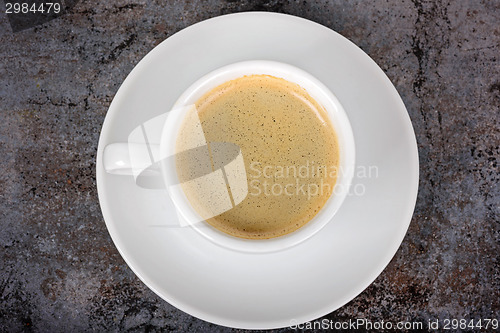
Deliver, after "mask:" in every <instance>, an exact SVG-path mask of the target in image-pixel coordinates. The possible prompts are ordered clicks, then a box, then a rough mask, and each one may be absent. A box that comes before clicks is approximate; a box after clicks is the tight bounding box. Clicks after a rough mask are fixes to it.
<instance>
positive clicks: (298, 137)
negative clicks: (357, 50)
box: [176, 75, 339, 239]
mask: <svg viewBox="0 0 500 333" xmlns="http://www.w3.org/2000/svg"><path fill="white" fill-rule="evenodd" d="M195 106H196V109H194V108H193V112H194V116H193V114H192V115H190V116H186V119H191V120H185V121H184V124H183V125H182V126H181V128H180V130H179V134H178V138H177V141H176V151H177V152H182V151H186V150H187V149H189V148H192V147H193V146H199V144H198V142H197V141H199V140H200V138H199V137H200V134H199V133H197V130H196V128H198V130H199V129H200V127H201V131H202V134H203V135H204V139H205V140H206V142H207V143H208V144H207V146H205V147H207V154H206V158H203V156H201V155H200V154H198V157H196V158H187V159H186V158H184V159H182V158H177V159H176V168H177V173H178V175H179V178H180V179H190V178H195V177H198V176H199V175H206V174H207V172H205V171H201V172H200V170H199V169H203V168H207V165H208V167H209V168H210V169H211V171H214V172H213V174H214V175H217V176H218V177H215V176H214V177H212V178H208V176H207V177H206V179H205V181H204V182H196V181H195V182H183V183H181V186H182V189H183V191H184V194H185V195H186V197H187V199H188V201H189V202H190V204H191V205H192V206H193V208H194V209H195V210H196V211H197V212H198V213H199V214H200V216H202V217H203V219H205V220H206V222H207V223H209V224H210V225H212V226H213V227H215V228H216V229H218V230H220V231H223V232H225V233H227V234H229V235H232V236H235V237H241V238H248V239H268V238H273V237H279V236H282V235H285V234H288V233H290V232H293V231H295V230H297V229H299V228H300V227H302V226H304V225H305V224H306V223H307V222H309V221H310V220H311V219H312V218H313V217H314V216H315V215H316V214H317V213H318V212H319V211H320V209H321V208H322V207H323V206H324V205H325V203H326V201H327V200H328V198H329V197H330V196H331V195H332V192H333V188H334V185H335V182H336V179H337V171H338V170H337V169H338V164H339V151H338V149H339V148H338V142H337V137H336V134H335V131H334V129H333V126H332V124H331V122H330V120H329V118H328V115H327V113H326V111H325V110H324V109H323V107H322V106H321V105H319V104H318V103H317V102H316V101H315V100H314V99H313V98H311V96H309V94H308V93H307V92H306V91H305V90H304V89H303V88H302V87H300V86H298V85H297V84H294V83H291V82H289V81H286V80H284V79H281V78H276V77H273V76H269V75H250V76H244V77H241V78H238V79H235V80H232V81H228V82H226V83H223V84H222V85H219V86H218V87H216V88H214V89H213V90H211V91H209V92H208V93H206V94H205V95H204V96H202V97H201V98H200V99H199V100H198V101H197V102H196V103H195ZM193 119H196V121H194V122H193ZM220 143H232V144H234V145H232V147H237V148H239V151H240V153H241V156H242V159H240V160H239V161H240V162H241V163H240V164H241V166H239V167H238V166H237V164H238V163H232V164H231V163H230V160H231V159H233V161H235V159H234V158H235V157H236V155H237V152H236V153H235V152H234V149H228V151H227V152H225V151H224V149H219V148H217V147H218V146H217V145H218V144H219V145H220ZM202 155H203V154H202ZM216 155H217V156H219V157H217V156H216ZM224 159H226V160H224ZM237 160H238V159H236V161H237ZM224 165H225V166H226V167H224ZM243 165H244V168H243ZM235 175H236V176H235ZM201 178H203V177H201ZM201 178H200V177H198V179H201ZM236 178H239V180H240V182H239V183H238V182H237V181H236V180H235V179H236ZM214 179H219V180H214ZM220 179H222V180H220ZM242 179H243V182H241V180H242ZM235 184H236V185H235ZM242 191H243V192H242ZM241 193H243V194H244V195H241ZM228 194H229V195H228ZM227 197H229V199H227ZM228 200H229V201H228ZM223 202H224V203H223ZM214 205H215V208H214ZM208 206H211V208H210V209H207V207H208ZM214 215H215V216H214Z"/></svg>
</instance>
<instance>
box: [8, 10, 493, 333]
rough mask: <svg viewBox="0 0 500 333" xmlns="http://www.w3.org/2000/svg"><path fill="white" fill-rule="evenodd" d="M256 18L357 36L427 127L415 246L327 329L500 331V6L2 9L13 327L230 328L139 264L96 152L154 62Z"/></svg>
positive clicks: (422, 130)
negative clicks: (127, 253) (220, 18)
mask: <svg viewBox="0 0 500 333" xmlns="http://www.w3.org/2000/svg"><path fill="white" fill-rule="evenodd" d="M2 8H4V7H2ZM248 10H265V11H277V12H283V13H288V14H293V15H297V16H301V17H305V18H308V19H310V20H313V21H316V22H318V23H321V24H323V25H326V26H328V27H330V28H332V29H334V30H336V31H338V32H340V33H341V34H342V35H344V36H345V37H347V38H349V39H350V40H352V41H353V42H354V43H356V44H357V45H359V46H360V47H361V48H362V49H363V50H364V51H365V52H366V53H368V54H369V55H370V56H371V57H372V58H373V59H374V60H375V61H376V62H377V63H378V64H379V65H380V66H381V68H382V69H383V70H384V71H385V72H386V73H387V75H388V76H389V78H390V79H391V80H392V82H393V83H394V85H395V86H396V88H397V89H398V91H399V93H400V94H401V96H402V98H403V100H404V102H405V104H406V106H407V108H408V111H409V114H410V117H411V119H412V122H413V126H414V128H415V132H416V136H417V141H418V146H419V153H420V163H421V167H420V172H421V180H420V190H419V195H418V201H417V206H416V210H415V214H414V217H413V220H412V223H411V226H410V229H409V231H408V234H407V236H406V238H405V240H404V242H403V244H402V246H401V248H400V249H399V251H398V252H397V254H396V256H395V257H394V259H393V260H392V261H391V263H390V264H389V266H388V267H387V268H386V269H385V271H384V272H383V273H382V274H381V275H380V276H379V277H378V278H377V280H376V281H375V282H374V283H373V284H372V285H371V286H370V287H369V288H368V289H366V290H365V291H364V292H363V293H362V294H361V295H360V296H358V297H357V298H356V299H354V300H353V301H351V302H350V303H348V304H347V305H346V306H344V307H343V308H341V309H339V310H337V311H335V312H333V313H331V314H329V315H327V316H326V317H325V318H328V319H332V320H336V321H340V320H342V321H343V320H349V319H357V318H367V319H369V320H371V321H374V322H375V321H381V320H384V321H392V322H398V321H422V322H425V323H427V321H428V320H435V319H440V320H443V319H445V318H450V319H452V318H456V319H462V318H463V319H480V318H482V319H484V318H497V319H500V294H499V290H500V277H499V263H498V258H499V255H498V253H499V252H500V234H499V230H500V225H499V220H500V219H499V202H500V195H499V194H500V193H499V192H500V191H499V190H500V189H499V184H500V182H499V178H500V176H499V167H498V159H499V153H500V148H499V146H500V133H499V129H500V126H499V120H500V112H499V109H500V65H499V56H500V46H499V45H500V26H499V24H498V22H500V4H499V3H498V1H489V0H478V1H422V0H413V1H408V0H405V1H382V0H376V1H276V0H274V1H271V0H268V1H250V0H247V1H238V0H231V1H216V0H210V1H201V0H198V1H194V0H193V1H187V0H186V1H168V2H164V1H146V0H138V1H111V2H108V1H80V2H78V3H77V5H76V6H75V7H74V8H72V9H71V10H70V11H69V12H68V13H66V14H64V15H62V16H60V17H58V18H56V19H54V20H51V21H49V22H47V23H44V24H42V25H39V26H36V27H34V28H30V29H25V30H22V31H19V32H15V33H14V32H13V31H12V29H11V26H10V25H9V21H8V19H7V17H6V15H5V14H4V13H3V9H2V13H0V45H2V47H0V78H1V81H0V83H1V90H0V156H1V158H0V169H1V170H2V173H1V174H0V222H1V231H0V249H1V250H0V258H1V259H0V331H14V332H15V331H31V330H32V331H37V332H49V331H50V332H67V331H71V332H74V331H89V330H96V331H126V330H130V331H148V330H153V331H154V330H157V331H160V330H168V331H179V332H181V331H182V332H184V331H208V330H214V331H229V329H225V328H222V327H219V326H216V325H212V324H208V323H206V322H204V321H201V320H198V319H196V318H193V317H191V316H189V315H187V314H185V313H183V312H181V311H179V310H177V309H176V308H174V307H173V306H171V305H169V304H168V303H166V302H164V301H162V300H161V299H160V298H159V297H157V296H156V295H155V294H154V293H153V292H151V291H150V290H149V289H148V288H147V287H146V286H145V285H144V284H142V283H141V282H140V281H139V280H138V278H136V277H135V275H134V274H133V273H132V272H131V270H130V269H129V268H128V267H127V265H126V264H125V263H124V261H123V260H122V258H121V257H120V255H119V254H118V252H117V250H116V248H115V247H114V245H113V243H112V241H111V239H110V237H109V234H108V232H107V230H106V227H105V224H104V221H103V218H102V215H101V212H100V208H99V203H98V199H97V190H96V183H95V157H96V156H95V155H96V149H97V142H98V137H99V131H100V128H101V125H102V122H103V120H104V117H105V115H106V111H107V108H108V106H109V104H110V102H111V100H112V98H113V96H114V94H115V93H116V91H117V89H118V87H119V85H120V83H121V82H122V81H123V79H124V78H125V76H126V75H127V74H128V73H129V71H130V70H131V69H132V68H133V66H134V65H135V64H136V63H137V62H138V61H139V60H140V59H141V58H142V57H143V56H144V55H146V53H147V52H148V51H150V50H151V49H152V48H153V47H154V46H156V45H157V44H158V43H160V42H161V41H163V40H164V39H165V38H167V37H169V36H170V35H172V34H173V33H175V32H177V31H179V30H180V29H182V28H185V27H187V26H189V25H191V24H193V23H196V22H199V21H201V20H204V19H207V18H210V17H214V16H217V15H221V14H226V13H232V12H239V11H248Z"/></svg>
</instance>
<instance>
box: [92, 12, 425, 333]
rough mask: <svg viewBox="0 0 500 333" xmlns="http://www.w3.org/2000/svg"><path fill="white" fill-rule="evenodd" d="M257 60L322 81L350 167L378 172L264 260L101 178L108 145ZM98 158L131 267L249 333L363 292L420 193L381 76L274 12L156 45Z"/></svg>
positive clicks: (141, 193) (120, 182)
mask: <svg viewBox="0 0 500 333" xmlns="http://www.w3.org/2000/svg"><path fill="white" fill-rule="evenodd" d="M256 59H265V60H275V61H280V62H284V63H288V64H291V65H293V66H296V67H299V68H301V69H303V70H305V71H307V72H309V73H310V74H312V75H313V76H315V77H316V78H318V79H319V80H320V81H322V82H323V83H324V84H326V85H327V86H328V87H329V88H330V90H331V91H332V92H333V93H334V94H335V95H336V96H337V98H338V99H339V100H340V102H341V103H342V104H343V106H344V108H345V110H346V112H347V115H348V117H349V119H350V122H351V125H352V128H353V132H354V137H355V142H356V164H357V166H364V167H369V166H376V167H377V168H378V176H377V175H376V174H375V173H374V172H375V171H374V169H373V168H372V177H370V178H359V177H358V178H356V175H355V178H354V180H353V185H354V187H353V190H354V189H356V184H363V186H364V189H365V193H364V195H351V196H348V197H347V198H346V200H345V202H344V204H343V205H342V207H341V208H340V210H339V212H338V213H337V215H336V216H335V217H334V219H333V221H331V222H330V223H329V224H328V225H327V226H326V227H325V228H323V229H322V230H321V231H320V232H319V233H318V234H316V235H315V236H313V237H312V238H310V239H308V240H307V241H305V242H303V243H301V244H299V245H297V246H295V247H293V248H290V249H287V250H285V251H281V252H277V253H271V254H260V255H256V254H253V255H252V254H245V253H240V252H234V251H231V250H227V249H224V248H221V247H219V246H217V245H215V244H213V243H211V242H210V241H208V240H206V239H205V238H203V237H202V236H200V235H199V234H198V233H196V232H195V231H194V230H192V229H190V228H186V227H179V226H178V224H177V222H176V221H177V217H176V216H175V214H176V213H175V210H174V207H173V205H172V204H171V203H170V200H169V198H168V196H167V195H166V191H163V190H148V189H142V188H139V187H138V186H136V185H135V183H134V180H133V178H132V177H127V176H117V175H110V174H107V173H106V172H105V171H104V168H103V165H102V152H103V148H104V147H105V146H106V145H108V144H110V143H113V142H126V141H127V137H128V134H129V133H130V132H131V131H132V130H133V129H134V128H135V127H136V126H139V125H140V124H141V123H143V122H145V121H147V120H149V119H151V118H153V117H155V116H158V115H160V114H163V113H164V112H166V111H168V110H169V108H170V107H171V106H172V105H173V103H174V102H175V101H176V99H177V98H178V97H179V95H180V94H181V93H182V92H183V91H184V90H185V89H186V88H187V87H188V86H189V85H190V84H191V83H192V82H194V81H195V80H196V79H198V78H199V77H201V76H202V75H204V74H206V73H208V72H210V71H212V70H214V69H216V68H219V67H222V66H224V65H227V64H230V63H235V62H238V61H244V60H256ZM97 156H98V157H97V188H98V192H99V200H100V202H101V208H102V212H103V215H104V219H105V221H106V225H107V227H108V230H109V233H110V234H111V237H112V239H113V241H114V243H115V245H116V247H117V248H118V250H119V251H120V253H121V255H122V256H123V258H124V259H125V261H126V262H127V264H128V265H129V266H130V268H131V269H132V270H133V271H134V272H135V273H136V274H137V276H138V277H139V278H140V279H141V280H142V281H143V282H144V283H145V284H146V285H147V286H148V287H149V288H151V289H152V290H153V291H154V292H156V293H157V294H158V295H159V296H161V297H162V298H163V299H165V300H166V301H168V302H169V303H170V304H172V305H174V306H176V307H177V308H179V309H181V310H183V311H185V312H187V313H189V314H191V315H193V316H196V317H198V318H201V319H204V320H206V321H209V322H212V323H216V324H220V325H225V326H230V327H238V328H248V329H265V328H278V327H285V326H290V325H291V324H294V323H300V322H305V321H310V320H313V319H316V318H318V317H321V316H323V315H325V314H327V313H329V312H332V311H334V310H335V309H337V308H339V307H341V306H342V305H344V304H345V303H347V302H349V301H350V300H352V299H353V298H354V297H356V296H357V295H358V294H359V293H361V292H362V291H363V290H364V289H365V288H366V287H368V285H370V283H371V282H372V281H373V280H374V279H375V278H376V277H377V276H378V275H379V274H380V273H381V272H382V270H383V269H384V267H385V266H386V265H387V264H388V263H389V261H390V260H391V258H392V257H393V256H394V254H395V253H396V251H397V249H398V247H399V245H400V244H401V242H402V240H403V237H404V235H405V233H406V231H407V229H408V226H409V223H410V220H411V216H412V213H413V209H414V206H415V200H416V195H417V188H418V152H417V146H416V141H415V135H414V132H413V128H412V126H411V122H410V119H409V117H408V114H407V111H406V109H405V106H404V105H403V102H402V101H401V99H400V97H399V95H398V93H397V91H396V90H395V88H394V87H393V85H392V84H391V82H390V81H389V79H388V78H387V77H386V76H385V74H384V73H383V72H382V70H381V69H380V68H379V67H378V66H377V65H376V64H375V63H374V62H373V61H372V60H371V59H370V58H369V57H368V56H367V55H366V54H365V53H364V52H363V51H361V50H360V49H359V48H358V47H356V46H355V45H354V44H352V43H351V42H350V41H348V40H347V39H345V38H344V37H342V36H341V35H339V34H337V33H336V32H334V31H332V30H330V29H328V28H325V27H323V26H321V25H319V24H316V23H314V22H311V21H308V20H305V19H301V18H297V17H293V16H288V15H282V14H272V13H243V14H232V15H227V16H221V17H217V18H214V19H210V20H207V21H204V22H201V23H198V24H195V25H193V26H191V27H189V28H187V29H184V30H182V31H181V32H179V33H177V34H175V35H174V36H172V37H170V38H169V39H167V40H166V41H164V42H163V43H161V44H160V45H158V46H157V47H156V48H155V49H154V50H153V51H151V52H150V53H149V54H148V55H147V56H146V57H145V58H144V59H143V60H142V61H141V62H140V63H139V64H138V65H137V66H136V67H135V68H134V70H133V71H132V72H131V73H130V75H129V76H128V77H127V79H126V80H125V81H124V83H123V85H122V86H121V87H120V90H119V91H118V92H117V94H116V96H115V99H114V100H113V103H112V104H111V106H110V108H109V111H108V114H107V116H106V120H105V122H104V125H103V129H102V132H101V137H100V141H99V148H98V155H97ZM357 170H361V169H357ZM358 176H359V175H358ZM358 186H359V185H358ZM357 189H358V190H360V187H357Z"/></svg>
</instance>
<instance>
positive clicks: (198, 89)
mask: <svg viewBox="0 0 500 333" xmlns="http://www.w3.org/2000/svg"><path fill="white" fill-rule="evenodd" d="M252 74H267V75H272V76H275V77H279V78H283V79H285V80H287V81H290V82H293V83H296V84H298V85H299V86H301V87H302V88H304V89H305V90H306V91H307V92H308V93H309V95H310V96H311V97H312V98H313V99H315V100H316V101H317V102H318V103H319V104H320V105H322V106H323V107H324V109H325V111H326V112H327V114H328V116H329V118H330V121H331V123H332V125H333V127H334V130H335V132H336V134H337V140H338V144H339V169H338V171H339V172H338V177H337V182H336V184H335V187H334V189H333V194H332V195H331V197H330V198H329V199H328V201H327V202H326V204H325V205H324V206H323V208H322V209H321V210H320V212H319V213H318V214H317V215H316V216H315V217H314V218H313V219H312V220H311V221H309V222H308V223H307V224H306V225H305V226H303V227H302V228H300V229H298V230H296V231H294V232H292V233H290V234H287V235H284V236H281V237H276V238H271V239H264V240H250V239H242V238H237V237H233V236H230V235H228V234H226V233H223V232H221V231H219V230H217V229H215V228H213V227H212V226H210V225H209V224H208V223H206V222H205V221H204V220H205V219H206V218H207V215H206V214H205V215H204V217H205V218H203V217H202V216H200V214H199V213H198V212H197V211H195V210H194V209H193V207H192V205H191V204H190V202H189V201H188V199H187V198H186V196H185V194H184V192H183V190H182V187H181V186H180V181H179V177H178V175H177V172H176V168H175V158H174V156H175V154H176V153H179V152H176V145H175V143H176V139H177V137H178V133H179V130H180V128H181V124H182V123H183V121H184V119H185V117H186V114H188V113H189V111H190V110H191V109H192V107H193V105H194V103H195V102H196V101H197V100H198V99H199V98H200V97H201V96H203V95H204V94H205V93H206V92H208V91H210V90H212V89H213V88H215V87H216V86H218V85H220V84H222V83H224V82H227V81H230V80H233V79H236V78H239V77H242V76H245V75H252ZM149 124H150V125H152V126H153V127H156V128H157V129H156V131H157V132H158V131H159V128H161V130H160V131H161V139H160V142H159V143H158V144H151V143H150V142H147V140H146V142H144V141H140V140H139V142H132V141H135V140H129V142H128V143H114V144H111V145H108V146H107V147H106V148H105V150H104V158H103V162H104V167H105V169H106V171H107V172H110V173H115V174H122V175H133V176H134V177H135V178H136V180H138V179H139V178H140V176H142V175H144V174H148V175H150V177H152V178H154V179H155V180H154V181H151V180H150V181H149V182H147V183H148V184H156V185H159V184H160V185H161V186H148V187H150V188H159V187H162V188H166V189H167V191H168V193H169V197H170V199H171V200H172V201H173V203H174V205H175V207H176V208H177V210H178V215H179V216H180V219H181V220H182V221H180V224H179V227H182V226H183V225H184V226H185V225H188V226H189V227H192V228H194V229H195V230H197V231H198V232H199V233H200V234H202V235H203V236H204V237H206V238H207V239H209V240H210V241H212V242H214V243H216V244H218V245H220V246H223V247H225V248H228V249H231V250H237V251H243V252H251V253H267V252H273V251H278V250H283V249H286V248H289V247H291V246H294V245H296V244H299V243H300V242H302V241H304V240H306V239H308V238H310V237H311V236H313V235H314V234H315V233H317V232H318V231H319V230H321V229H322V228H323V227H324V226H325V225H326V224H327V223H328V222H330V221H331V220H332V219H333V217H334V215H335V214H336V212H337V211H338V210H339V208H340V206H341V205H342V202H343V201H344V199H345V198H346V196H347V194H348V192H349V187H350V183H351V180H352V177H353V174H354V158H355V145H354V137H353V134H352V129H351V126H350V123H349V120H348V118H347V115H346V113H345V111H344V109H343V107H342V105H341V104H340V102H339V101H338V100H337V98H336V97H335V96H334V95H333V94H332V92H331V91H330V90H329V89H328V88H327V87H326V86H325V85H323V84H322V83H321V82H320V81H319V80H317V79H316V78H314V77H313V76H312V75H310V74H309V73H307V72H305V71H303V70H301V69H299V68H297V67H294V66H291V65H288V64H284V63H280V62H274V61H266V60H256V61H245V62H238V63H234V64H231V65H228V66H224V67H221V68H219V69H217V70H215V71H212V72H210V73H208V74H206V75H205V76H203V77H201V78H200V79H199V80H197V81H196V82H194V83H193V84H192V85H191V86H190V87H189V88H188V89H187V90H186V91H185V92H184V93H183V94H182V95H181V96H180V97H179V99H178V100H177V102H176V103H175V104H174V106H173V107H172V110H171V111H170V112H167V113H166V114H165V115H162V116H160V117H156V118H155V119H153V120H151V121H150V122H149ZM147 126H148V124H146V126H141V127H140V128H141V131H143V130H144V128H146V127H147ZM194 130H196V129H194ZM139 132H140V131H139ZM132 134H133V133H132ZM133 136H134V135H131V137H133ZM203 144H206V142H204V137H203V135H202V134H200V140H199V142H195V144H194V146H193V148H196V147H201V146H202V145H203ZM146 146H147V147H146ZM155 162H157V163H155ZM242 163H243V157H242V155H241V151H240V152H239V153H237V154H236V155H235V158H234V160H233V161H232V162H231V163H229V164H228V165H226V166H224V167H223V168H224V171H225V172H226V174H230V173H231V172H236V171H234V170H240V172H241V168H240V167H238V165H241V164H242ZM221 169H222V168H221ZM204 177H209V178H206V179H205V183H207V181H208V182H214V184H222V183H221V182H222V181H223V180H225V181H226V184H227V181H228V180H227V179H228V178H229V177H223V175H222V172H221V170H214V172H213V173H211V174H207V175H205V176H204ZM242 177H245V183H246V176H245V175H242V174H238V175H236V176H235V177H232V179H236V178H239V179H240V180H241V179H242ZM193 181H196V180H193ZM137 183H138V184H139V182H137ZM241 184H242V182H241V181H240V182H239V185H238V187H239V188H240V189H243V190H241V191H240V192H242V191H244V189H245V187H244V186H241ZM227 185H228V186H230V185H231V186H230V188H231V189H233V187H232V185H233V184H227ZM222 188H223V189H224V190H226V185H225V184H224V186H223V187H222V186H221V189H222ZM226 191H227V190H226ZM232 192H233V191H232ZM242 193H243V192H242ZM228 195H229V194H228ZM243 198H244V197H243ZM243 198H240V199H241V200H242V199H243ZM241 200H238V201H237V200H234V204H235V205H237V203H238V202H239V201H241ZM221 207H222V208H221ZM224 207H226V206H225V205H222V204H221V205H220V207H216V209H219V210H220V209H225V208H224ZM227 208H228V209H230V208H232V207H227ZM216 213H222V211H220V212H215V211H214V213H213V215H217V214H216ZM208 217H210V216H208Z"/></svg>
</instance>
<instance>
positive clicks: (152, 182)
mask: <svg viewBox="0 0 500 333" xmlns="http://www.w3.org/2000/svg"><path fill="white" fill-rule="evenodd" d="M159 155H160V145H157V144H145V143H124V142H117V143H112V144H109V145H107V146H106V147H104V152H103V165H104V170H105V171H106V172H107V173H109V174H113V175H125V176H133V177H134V180H135V181H136V183H137V185H139V186H140V187H144V188H150V189H160V188H164V187H165V185H164V181H163V178H162V175H161V169H160V163H159V162H158V161H160V159H159V158H158V157H159Z"/></svg>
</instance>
